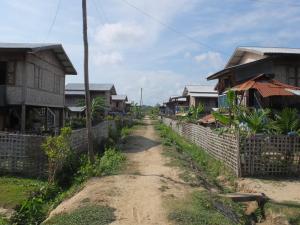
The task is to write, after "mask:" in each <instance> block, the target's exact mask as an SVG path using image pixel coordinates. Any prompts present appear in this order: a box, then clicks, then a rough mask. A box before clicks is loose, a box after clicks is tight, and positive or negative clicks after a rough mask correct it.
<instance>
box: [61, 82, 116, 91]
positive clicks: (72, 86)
mask: <svg viewBox="0 0 300 225" xmlns="http://www.w3.org/2000/svg"><path fill="white" fill-rule="evenodd" d="M89 86H90V91H110V90H112V89H113V88H114V85H113V84H96V83H90V85H89ZM66 90H67V91H82V90H84V84H83V83H69V84H67V85H66Z"/></svg>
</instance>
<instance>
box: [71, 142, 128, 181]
mask: <svg viewBox="0 0 300 225" xmlns="http://www.w3.org/2000/svg"><path fill="white" fill-rule="evenodd" d="M125 159H126V158H125V156H124V154H122V153H121V152H120V151H118V150H116V149H114V148H108V149H106V150H105V152H104V155H103V156H102V157H99V156H96V158H95V162H94V163H93V164H91V163H90V162H89V161H88V160H87V159H86V158H83V159H82V166H81V167H80V169H79V172H78V175H77V180H78V181H79V182H82V181H83V180H86V179H88V178H90V177H95V176H106V175H110V174H114V173H116V172H117V171H118V170H119V169H120V168H121V166H122V164H123V162H124V161H125Z"/></svg>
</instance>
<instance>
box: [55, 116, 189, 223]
mask: <svg viewBox="0 0 300 225" xmlns="http://www.w3.org/2000/svg"><path fill="white" fill-rule="evenodd" d="M145 123H146V124H145V125H143V126H141V127H140V128H139V129H137V130H135V131H134V132H133V134H131V135H130V136H129V137H128V140H127V142H126V144H125V146H124V150H125V153H126V156H127V160H128V166H127V169H126V170H124V171H123V172H122V173H121V174H120V175H115V176H108V177H104V178H93V179H91V180H90V181H88V182H87V184H86V186H85V188H84V189H83V190H82V191H80V192H79V193H78V194H76V195H75V196H73V197H72V198H70V199H68V200H66V201H65V202H63V203H62V204H60V205H59V206H58V207H57V208H56V209H55V210H54V211H53V212H52V213H51V216H53V215H54V214H58V213H64V212H70V211H72V210H74V209H76V208H78V207H80V206H81V205H83V204H87V202H88V203H93V204H101V205H108V206H110V207H113V208H115V209H116V211H115V214H116V217H117V220H116V221H115V222H113V223H112V224H113V225H168V224H171V223H170V222H169V221H168V220H167V215H166V213H167V212H166V210H165V207H164V206H163V199H164V197H166V196H168V197H170V196H173V197H174V198H176V197H177V198H179V197H183V196H184V195H185V194H186V193H188V192H190V191H192V188H191V187H190V186H189V185H187V184H186V183H184V181H183V180H181V179H180V178H179V176H178V175H179V173H180V171H179V169H176V168H174V167H169V166H167V163H168V159H167V158H166V157H164V156H162V154H161V153H162V151H163V146H162V145H161V143H160V142H159V137H158V135H157V133H156V131H155V130H154V127H153V125H152V124H151V121H150V120H149V119H145Z"/></svg>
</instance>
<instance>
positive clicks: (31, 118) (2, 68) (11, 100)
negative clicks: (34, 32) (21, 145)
mask: <svg viewBox="0 0 300 225" xmlns="http://www.w3.org/2000/svg"><path fill="white" fill-rule="evenodd" d="M66 74H72V75H76V74H77V72H76V70H75V68H74V66H73V65H72V63H71V61H70V59H69V57H68V56H67V54H66V52H65V51H64V49H63V47H62V45H60V44H20V43H18V44H12V43H9V44H8V43H0V130H1V131H13V132H16V131H21V132H42V131H51V130H52V131H53V130H57V129H59V128H60V127H62V126H63V124H64V116H63V115H64V113H63V111H64V91H65V75H66Z"/></svg>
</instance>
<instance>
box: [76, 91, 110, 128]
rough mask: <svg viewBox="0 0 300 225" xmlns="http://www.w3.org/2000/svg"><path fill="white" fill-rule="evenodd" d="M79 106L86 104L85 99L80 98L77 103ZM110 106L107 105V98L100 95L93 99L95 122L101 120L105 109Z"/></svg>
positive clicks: (93, 118) (92, 107)
mask: <svg viewBox="0 0 300 225" xmlns="http://www.w3.org/2000/svg"><path fill="white" fill-rule="evenodd" d="M77 105H78V106H85V100H84V99H83V100H79V101H78V103H77ZM107 108H108V106H107V105H106V101H105V98H104V97H102V96H98V97H95V98H93V99H92V101H91V113H92V120H93V122H96V123H97V122H99V121H101V120H102V119H103V117H104V113H105V110H106V109H107Z"/></svg>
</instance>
